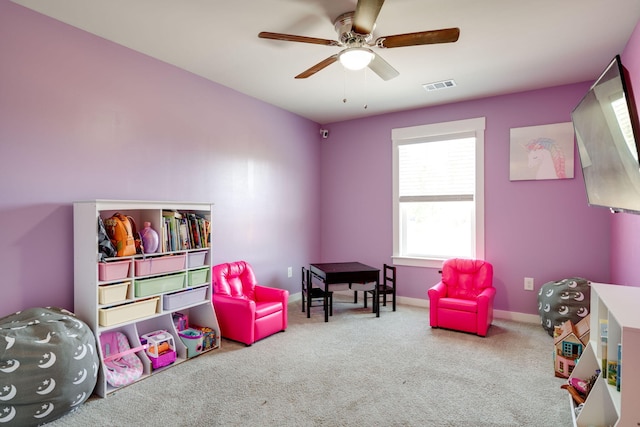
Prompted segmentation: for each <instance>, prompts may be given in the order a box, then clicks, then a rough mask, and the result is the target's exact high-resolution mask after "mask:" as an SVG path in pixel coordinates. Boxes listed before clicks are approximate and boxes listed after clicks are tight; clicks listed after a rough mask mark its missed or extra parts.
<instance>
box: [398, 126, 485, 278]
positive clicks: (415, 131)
mask: <svg viewBox="0 0 640 427" xmlns="http://www.w3.org/2000/svg"><path fill="white" fill-rule="evenodd" d="M485 124H486V119H485V118H484V117H478V118H473V119H466V120H456V121H451V122H444V123H435V124H430V125H420V126H411V127H405V128H396V129H392V130H391V140H392V141H393V155H392V160H393V166H392V171H393V255H392V259H393V263H394V264H396V265H406V266H412V267H429V268H440V267H441V266H442V262H443V261H444V259H441V258H417V257H407V256H402V255H401V254H400V233H401V231H400V197H399V179H398V175H399V165H398V161H399V155H398V146H399V145H402V144H407V143H411V142H419V141H420V140H425V141H427V140H432V141H433V140H437V139H439V138H442V139H452V137H456V136H460V137H469V136H474V137H475V138H476V177H475V180H476V181H475V184H476V187H475V194H474V201H475V245H474V246H475V254H474V255H473V256H474V257H475V258H478V259H484V130H485Z"/></svg>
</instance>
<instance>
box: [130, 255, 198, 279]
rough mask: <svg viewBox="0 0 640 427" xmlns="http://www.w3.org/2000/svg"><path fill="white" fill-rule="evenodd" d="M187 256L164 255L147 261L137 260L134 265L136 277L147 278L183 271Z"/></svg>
mask: <svg viewBox="0 0 640 427" xmlns="http://www.w3.org/2000/svg"><path fill="white" fill-rule="evenodd" d="M186 259H187V256H186V255H184V254H182V255H166V256H161V257H153V258H147V259H138V260H136V261H135V264H136V270H135V272H136V276H149V275H151V274H162V273H171V272H173V271H179V270H182V269H184V265H185V261H186Z"/></svg>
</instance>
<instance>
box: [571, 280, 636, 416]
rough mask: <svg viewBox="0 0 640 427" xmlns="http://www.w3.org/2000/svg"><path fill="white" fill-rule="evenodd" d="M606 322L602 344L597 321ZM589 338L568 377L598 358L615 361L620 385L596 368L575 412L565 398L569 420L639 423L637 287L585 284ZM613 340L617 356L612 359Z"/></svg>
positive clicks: (584, 373)
mask: <svg viewBox="0 0 640 427" xmlns="http://www.w3.org/2000/svg"><path fill="white" fill-rule="evenodd" d="M603 321H606V322H607V329H608V334H607V345H604V344H603V343H602V342H601V340H600V324H601V322H603ZM590 329H591V330H590V334H589V344H588V345H587V347H586V348H585V350H584V352H583V353H582V355H581V357H580V360H579V362H578V363H577V365H576V367H575V368H574V370H573V372H572V373H571V377H576V378H581V379H586V378H589V377H590V376H592V375H593V374H594V373H595V372H596V370H597V369H601V370H602V367H603V359H607V360H617V361H618V363H620V364H621V365H620V368H621V370H620V372H621V374H620V391H618V390H617V387H616V386H615V385H611V384H609V383H608V381H607V378H606V372H604V375H603V374H601V375H600V376H599V377H598V379H597V381H596V383H595V384H594V386H593V388H592V389H591V392H590V393H589V395H588V396H587V399H586V401H585V402H584V405H583V408H582V410H581V411H580V413H579V414H578V415H577V416H576V415H575V412H574V402H573V399H571V398H570V402H571V410H572V413H573V424H574V426H576V427H590V426H616V427H630V426H640V405H639V404H638V396H640V360H639V359H638V354H640V287H632V286H621V285H611V284H603V283H592V284H591V323H590ZM618 344H621V347H622V352H621V359H620V360H618Z"/></svg>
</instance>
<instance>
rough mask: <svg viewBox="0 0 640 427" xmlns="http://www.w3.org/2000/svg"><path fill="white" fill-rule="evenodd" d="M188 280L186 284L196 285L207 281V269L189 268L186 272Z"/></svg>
mask: <svg viewBox="0 0 640 427" xmlns="http://www.w3.org/2000/svg"><path fill="white" fill-rule="evenodd" d="M187 276H188V281H187V284H188V285H187V286H198V285H203V284H205V283H207V278H208V277H209V269H208V268H201V269H200V270H191V271H189V273H187Z"/></svg>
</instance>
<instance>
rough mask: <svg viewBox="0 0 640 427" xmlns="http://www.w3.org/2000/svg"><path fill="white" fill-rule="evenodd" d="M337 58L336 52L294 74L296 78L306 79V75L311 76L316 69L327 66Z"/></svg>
mask: <svg viewBox="0 0 640 427" xmlns="http://www.w3.org/2000/svg"><path fill="white" fill-rule="evenodd" d="M337 60H338V54H337V53H336V54H335V55H331V56H330V57H328V58H327V59H325V60H323V61H320V62H318V63H317V64H316V65H314V66H313V67H311V68H309V69H308V70H305V71H303V72H301V73H300V74H298V75H297V76H296V79H306V78H307V77H311V76H313V75H314V74H315V73H317V72H318V71H320V70H322V69H324V68H326V67H328V66H329V65H331V64H333V63H334V62H336V61H337Z"/></svg>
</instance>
